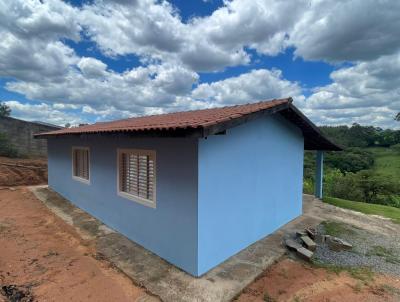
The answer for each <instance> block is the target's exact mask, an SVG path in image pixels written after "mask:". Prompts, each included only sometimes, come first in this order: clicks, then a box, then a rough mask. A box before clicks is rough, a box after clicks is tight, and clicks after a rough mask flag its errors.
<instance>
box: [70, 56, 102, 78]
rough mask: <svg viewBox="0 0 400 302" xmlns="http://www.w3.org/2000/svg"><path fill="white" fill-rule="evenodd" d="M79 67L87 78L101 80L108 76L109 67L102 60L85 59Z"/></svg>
mask: <svg viewBox="0 0 400 302" xmlns="http://www.w3.org/2000/svg"><path fill="white" fill-rule="evenodd" d="M77 65H78V67H79V69H80V70H81V72H82V74H83V75H84V76H85V77H88V78H99V77H103V76H105V75H106V69H107V65H106V64H104V63H103V62H102V61H100V60H97V59H94V58H86V57H84V58H81V59H80V60H79V62H78V64H77Z"/></svg>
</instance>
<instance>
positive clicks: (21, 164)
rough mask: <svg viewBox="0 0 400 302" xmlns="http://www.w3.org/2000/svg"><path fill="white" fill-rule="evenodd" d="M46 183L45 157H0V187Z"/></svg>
mask: <svg viewBox="0 0 400 302" xmlns="http://www.w3.org/2000/svg"><path fill="white" fill-rule="evenodd" d="M46 183H47V159H19V158H8V157H0V187H2V186H7V187H10V186H21V185H41V184H46Z"/></svg>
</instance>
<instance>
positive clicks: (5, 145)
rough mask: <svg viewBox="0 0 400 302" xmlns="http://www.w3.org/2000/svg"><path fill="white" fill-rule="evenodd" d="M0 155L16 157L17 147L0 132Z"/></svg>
mask: <svg viewBox="0 0 400 302" xmlns="http://www.w3.org/2000/svg"><path fill="white" fill-rule="evenodd" d="M0 156H7V157H18V151H17V149H16V148H15V147H14V146H13V145H12V144H11V142H10V141H9V139H8V137H7V136H6V135H5V134H4V133H0Z"/></svg>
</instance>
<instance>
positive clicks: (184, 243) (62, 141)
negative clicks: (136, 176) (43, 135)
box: [48, 137, 198, 275]
mask: <svg viewBox="0 0 400 302" xmlns="http://www.w3.org/2000/svg"><path fill="white" fill-rule="evenodd" d="M197 143H198V141H197V139H182V138H161V139H154V138H148V139H147V138H146V139H133V138H131V139H126V138H125V139H122V138H120V139H118V138H104V137H103V138H94V137H93V138H86V139H85V138H81V139H77V138H54V139H49V141H48V161H49V185H50V187H51V188H52V189H54V190H55V191H57V192H59V193H60V194H61V195H62V196H64V197H65V198H67V199H68V200H70V201H71V202H73V203H74V204H75V205H77V206H78V207H80V208H82V209H83V210H85V211H87V212H88V213H90V214H92V215H93V216H95V217H97V218H99V219H100V220H102V221H104V222H105V223H106V224H107V225H109V226H110V227H112V228H113V229H115V230H118V231H119V232H121V233H122V234H124V235H125V236H127V237H128V238H130V239H132V240H133V241H135V242H137V243H139V244H141V245H142V246H144V247H146V248H147V249H149V250H151V251H153V252H154V253H156V254H158V255H159V256H161V257H162V258H164V259H166V260H167V261H169V262H171V263H173V264H175V265H176V266H178V267H180V268H182V269H184V270H186V271H188V272H189V273H191V274H193V275H197ZM72 146H88V147H90V184H89V185H87V184H84V183H82V182H79V181H76V180H74V179H72V170H71V169H72V163H71V148H72ZM117 148H138V149H154V150H156V152H157V153H156V158H157V165H156V168H157V187H156V189H157V208H156V209H153V208H150V207H146V206H144V205H141V204H138V203H136V202H134V201H131V200H128V199H125V198H123V197H120V196H118V195H117Z"/></svg>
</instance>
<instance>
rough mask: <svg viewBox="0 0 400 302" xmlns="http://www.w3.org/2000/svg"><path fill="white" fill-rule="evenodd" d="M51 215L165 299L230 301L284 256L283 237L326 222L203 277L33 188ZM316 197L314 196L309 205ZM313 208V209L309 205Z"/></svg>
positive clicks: (296, 225) (279, 234)
mask: <svg viewBox="0 0 400 302" xmlns="http://www.w3.org/2000/svg"><path fill="white" fill-rule="evenodd" d="M31 190H32V192H33V193H34V194H35V196H36V197H37V198H38V199H39V200H41V201H42V202H43V203H44V204H45V205H46V206H47V207H48V208H49V209H50V210H51V211H53V212H54V213H55V214H57V215H58V216H60V217H61V218H62V219H63V220H64V221H66V222H67V223H68V224H70V225H72V226H74V227H75V229H76V230H77V231H78V232H79V233H80V234H81V236H82V237H83V238H84V239H86V240H89V241H90V242H93V243H94V244H95V246H96V249H97V253H98V254H99V255H100V256H102V257H105V258H106V259H108V260H109V261H110V262H111V263H112V264H113V265H115V266H116V267H117V268H119V269H120V270H121V271H123V272H124V273H125V274H126V275H128V276H129V277H131V278H132V280H133V281H134V282H136V283H137V284H140V285H142V286H144V287H145V288H146V289H147V290H149V291H150V292H151V293H152V294H154V295H157V296H158V297H160V298H161V299H162V300H163V301H174V302H177V301H199V302H200V301H212V302H217V301H230V300H232V299H233V298H234V297H235V296H237V295H238V294H239V293H240V292H241V291H242V290H243V289H244V288H245V287H246V286H247V285H249V284H250V283H251V282H252V281H254V279H256V278H257V277H258V276H259V275H260V274H261V273H262V272H263V271H264V270H265V269H266V268H267V267H268V266H270V265H271V264H273V263H274V262H275V261H276V260H278V259H279V258H280V257H281V256H282V255H284V254H285V252H286V248H285V246H284V244H283V239H284V238H285V236H288V234H293V233H295V231H296V230H299V229H304V228H306V227H310V226H316V225H317V224H318V223H319V222H320V221H321V219H319V218H317V217H312V216H307V215H303V216H301V217H299V218H297V219H295V220H294V221H292V222H290V223H289V224H287V225H285V226H284V227H282V228H281V229H279V230H278V231H276V232H275V233H273V234H271V235H269V236H267V237H265V238H263V239H261V240H259V241H258V242H256V243H254V244H252V245H251V246H249V247H248V248H246V249H244V250H243V251H241V252H239V253H238V254H236V255H234V256H232V257H231V258H229V259H228V260H226V261H225V262H224V263H222V264H220V265H219V266H217V267H216V268H214V269H212V270H211V271H209V272H208V273H206V274H205V275H203V276H202V277H200V278H195V277H192V276H190V275H189V274H187V273H185V272H183V271H181V270H180V269H178V268H176V267H175V266H173V265H171V264H169V263H168V262H166V261H165V260H163V259H161V258H160V257H158V256H157V255H155V254H153V253H152V252H150V251H148V250H146V249H145V248H143V247H141V246H140V245H138V244H136V243H135V242H132V241H130V240H129V239H127V238H126V237H124V236H123V235H121V234H119V233H118V232H115V231H114V230H112V229H110V228H109V227H107V226H106V225H104V224H103V223H102V222H101V221H99V220H97V219H95V218H94V217H92V216H90V215H89V214H87V213H85V212H84V211H82V210H80V209H79V208H77V207H76V206H74V205H73V204H71V203H70V202H69V201H67V200H66V199H64V198H63V197H61V196H60V195H59V194H57V193H55V192H53V191H52V190H50V189H48V188H45V187H31ZM313 200H314V199H313V198H311V197H309V198H308V201H309V202H312V201H313ZM308 207H311V208H312V206H310V205H308Z"/></svg>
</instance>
